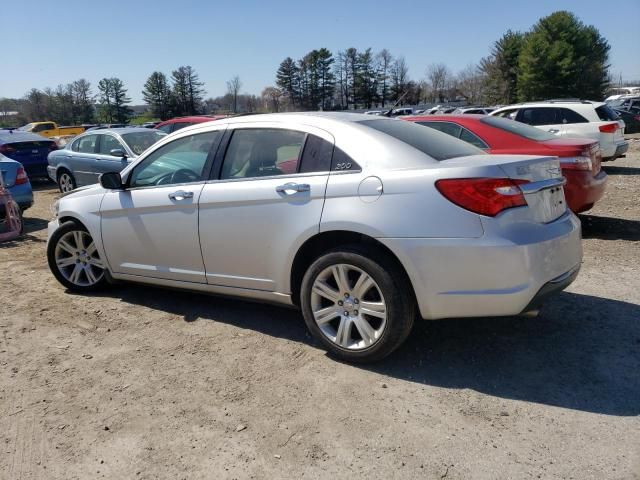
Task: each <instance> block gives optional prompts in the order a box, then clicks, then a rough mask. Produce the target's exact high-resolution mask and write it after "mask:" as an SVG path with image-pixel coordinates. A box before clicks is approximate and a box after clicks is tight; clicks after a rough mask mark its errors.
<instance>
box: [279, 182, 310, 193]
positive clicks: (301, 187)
mask: <svg viewBox="0 0 640 480" xmlns="http://www.w3.org/2000/svg"><path fill="white" fill-rule="evenodd" d="M309 190H311V186H310V185H309V184H308V183H293V182H289V183H285V184H284V185H278V186H277V187H276V192H278V193H284V194H285V195H293V194H294V193H298V192H308V191H309Z"/></svg>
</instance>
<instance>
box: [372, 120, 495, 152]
mask: <svg viewBox="0 0 640 480" xmlns="http://www.w3.org/2000/svg"><path fill="white" fill-rule="evenodd" d="M360 123H361V124H362V125H365V126H367V127H370V128H373V129H375V130H378V131H380V132H382V133H386V134H387V135H390V136H392V137H393V138H395V139H397V140H400V141H401V142H404V143H406V144H408V145H411V146H412V147H413V148H415V149H417V150H420V151H421V152H422V153H426V154H427V155H429V156H430V157H431V158H434V159H436V160H447V159H448V158H455V157H464V156H467V155H485V152H484V151H482V150H480V149H479V148H476V147H474V146H473V145H470V144H468V143H467V142H464V141H462V140H458V139H457V138H453V137H452V136H450V135H447V134H446V133H442V132H439V131H437V130H434V129H432V128H424V127H423V126H421V125H416V124H415V123H413V122H407V121H404V120H383V119H380V120H363V121H361V122H360Z"/></svg>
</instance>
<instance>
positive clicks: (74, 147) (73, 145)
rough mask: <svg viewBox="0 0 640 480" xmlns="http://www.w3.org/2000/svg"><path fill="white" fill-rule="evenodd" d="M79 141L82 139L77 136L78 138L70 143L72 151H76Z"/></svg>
mask: <svg viewBox="0 0 640 480" xmlns="http://www.w3.org/2000/svg"><path fill="white" fill-rule="evenodd" d="M81 141H82V139H81V138H79V139H78V140H76V141H74V142H73V143H72V144H71V150H73V151H74V152H77V151H78V147H79V146H80V142H81Z"/></svg>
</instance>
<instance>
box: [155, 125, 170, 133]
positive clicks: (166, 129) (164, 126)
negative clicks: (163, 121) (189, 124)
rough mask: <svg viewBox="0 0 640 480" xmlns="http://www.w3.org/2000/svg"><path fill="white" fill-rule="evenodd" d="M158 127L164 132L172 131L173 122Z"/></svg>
mask: <svg viewBox="0 0 640 480" xmlns="http://www.w3.org/2000/svg"><path fill="white" fill-rule="evenodd" d="M157 129H158V130H160V131H161V132H164V133H171V132H172V131H173V123H168V124H167V125H162V126H161V127H158V128H157Z"/></svg>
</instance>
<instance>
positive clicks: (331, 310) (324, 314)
mask: <svg viewBox="0 0 640 480" xmlns="http://www.w3.org/2000/svg"><path fill="white" fill-rule="evenodd" d="M313 316H314V318H315V319H316V322H317V323H318V325H324V324H325V323H327V322H330V321H331V320H333V319H334V318H336V317H338V316H340V312H339V311H338V310H337V309H336V307H335V306H333V305H332V306H330V307H325V308H321V309H320V310H316V311H315V312H313Z"/></svg>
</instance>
